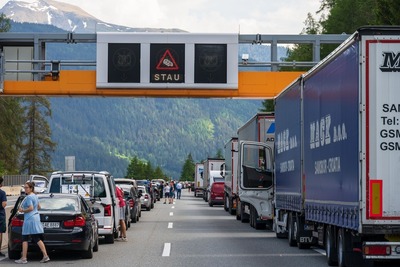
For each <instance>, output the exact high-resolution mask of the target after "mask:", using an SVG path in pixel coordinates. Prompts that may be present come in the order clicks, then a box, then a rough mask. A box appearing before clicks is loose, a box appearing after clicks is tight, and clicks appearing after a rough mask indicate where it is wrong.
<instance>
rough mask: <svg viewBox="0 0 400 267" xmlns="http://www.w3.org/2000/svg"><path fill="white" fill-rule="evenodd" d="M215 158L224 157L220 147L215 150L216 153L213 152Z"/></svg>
mask: <svg viewBox="0 0 400 267" xmlns="http://www.w3.org/2000/svg"><path fill="white" fill-rule="evenodd" d="M215 158H216V159H224V158H225V156H224V153H223V152H222V149H220V148H219V149H218V150H217V154H215Z"/></svg>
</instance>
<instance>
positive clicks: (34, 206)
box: [15, 182, 50, 263]
mask: <svg viewBox="0 0 400 267" xmlns="http://www.w3.org/2000/svg"><path fill="white" fill-rule="evenodd" d="M24 189H25V192H26V197H25V199H24V200H23V201H22V204H21V206H20V208H19V209H18V211H19V212H23V213H24V224H23V226H22V257H21V258H20V259H19V260H16V261H15V262H16V263H27V262H28V261H27V254H28V241H29V239H32V242H35V243H36V244H37V245H38V246H39V248H40V250H41V251H42V253H43V259H42V260H41V261H40V262H42V263H44V262H48V261H50V258H49V256H48V255H47V251H46V247H45V245H44V243H43V233H44V231H43V225H42V223H41V222H40V215H39V213H38V210H39V209H40V204H39V199H38V197H37V196H36V195H35V194H34V193H33V192H34V189H35V183H34V182H26V183H25V185H24Z"/></svg>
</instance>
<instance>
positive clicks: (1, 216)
mask: <svg viewBox="0 0 400 267" xmlns="http://www.w3.org/2000/svg"><path fill="white" fill-rule="evenodd" d="M3 181H4V179H3V177H1V176H0V202H1V205H0V249H1V245H2V242H3V234H4V233H5V232H6V228H7V226H6V210H5V208H6V206H7V195H6V192H4V191H3V190H1V187H2V186H3ZM5 256H6V255H4V254H3V253H2V252H1V251H0V257H5Z"/></svg>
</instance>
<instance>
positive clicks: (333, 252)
mask: <svg viewBox="0 0 400 267" xmlns="http://www.w3.org/2000/svg"><path fill="white" fill-rule="evenodd" d="M275 126H276V133H275V136H276V138H275V180H274V181H275V186H274V187H275V192H274V205H275V207H274V208H275V217H274V229H275V232H276V236H277V237H278V238H288V242H289V245H291V246H295V245H297V246H298V247H299V248H308V247H310V246H315V245H317V246H323V247H324V248H325V250H326V258H327V262H328V265H331V266H334V265H339V266H367V265H368V264H371V263H373V262H374V261H398V260H399V259H400V193H399V189H400V28H399V27H363V28H360V29H359V30H358V31H357V32H356V33H354V34H353V35H352V36H351V37H350V38H349V39H348V40H347V41H345V42H344V43H343V44H342V45H340V46H339V47H338V48H337V49H336V50H335V51H334V52H333V53H331V54H330V55H329V56H328V57H327V58H325V59H324V60H322V61H321V62H320V63H319V64H318V65H316V66H315V67H314V68H312V69H311V70H310V71H309V72H307V73H306V74H304V75H302V76H301V77H299V79H297V80H296V81H294V82H293V83H292V84H291V85H289V86H288V87H287V88H286V89H285V90H284V91H282V93H281V94H279V95H278V96H277V97H276V99H275Z"/></svg>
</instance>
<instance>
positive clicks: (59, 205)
mask: <svg viewBox="0 0 400 267" xmlns="http://www.w3.org/2000/svg"><path fill="white" fill-rule="evenodd" d="M39 203H40V210H41V211H52V210H55V211H78V210H79V204H78V199H77V198H75V197H74V198H69V197H63V198H56V197H44V198H40V199H39Z"/></svg>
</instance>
